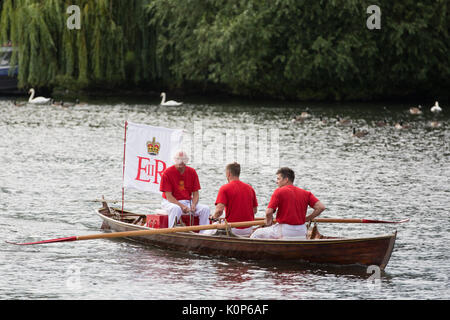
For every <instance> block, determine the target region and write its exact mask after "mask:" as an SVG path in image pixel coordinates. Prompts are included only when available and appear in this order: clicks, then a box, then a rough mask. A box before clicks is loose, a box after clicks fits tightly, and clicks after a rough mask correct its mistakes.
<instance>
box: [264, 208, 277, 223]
mask: <svg viewBox="0 0 450 320" xmlns="http://www.w3.org/2000/svg"><path fill="white" fill-rule="evenodd" d="M274 212H275V210H273V209H272V208H267V209H266V219H265V222H266V226H271V225H272V224H273V213H274Z"/></svg>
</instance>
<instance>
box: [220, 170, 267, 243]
mask: <svg viewBox="0 0 450 320" xmlns="http://www.w3.org/2000/svg"><path fill="white" fill-rule="evenodd" d="M240 174H241V166H240V165H239V163H237V162H234V163H230V164H228V165H227V166H226V168H225V175H226V177H227V181H228V183H227V184H225V185H223V186H222V187H220V189H219V193H218V194H217V199H216V210H215V212H214V214H213V215H212V218H213V219H218V218H219V217H220V216H221V215H222V213H223V211H224V209H225V219H227V222H242V221H253V220H254V219H255V213H256V210H257V207H258V201H257V200H256V194H255V190H253V188H252V187H251V186H250V185H248V184H246V183H244V182H242V181H240V180H239V175H240ZM231 231H232V232H233V233H234V234H236V235H240V236H250V234H251V233H252V231H253V228H252V227H249V228H246V227H240V228H232V229H231Z"/></svg>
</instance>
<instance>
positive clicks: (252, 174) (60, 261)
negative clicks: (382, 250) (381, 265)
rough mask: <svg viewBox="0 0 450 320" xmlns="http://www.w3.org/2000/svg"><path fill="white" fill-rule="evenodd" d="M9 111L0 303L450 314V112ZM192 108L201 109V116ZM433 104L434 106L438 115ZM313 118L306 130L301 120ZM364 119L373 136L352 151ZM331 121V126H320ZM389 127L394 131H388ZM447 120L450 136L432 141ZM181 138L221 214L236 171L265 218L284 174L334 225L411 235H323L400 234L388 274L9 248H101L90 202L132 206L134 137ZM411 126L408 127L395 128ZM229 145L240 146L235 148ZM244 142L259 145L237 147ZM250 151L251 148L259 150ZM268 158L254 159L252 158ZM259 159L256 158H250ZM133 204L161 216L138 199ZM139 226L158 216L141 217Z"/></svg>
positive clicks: (132, 105) (275, 106) (400, 108)
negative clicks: (391, 304)
mask: <svg viewBox="0 0 450 320" xmlns="http://www.w3.org/2000/svg"><path fill="white" fill-rule="evenodd" d="M11 99H12V98H8V97H3V98H1V100H0V112H1V116H0V132H1V133H2V134H1V135H0V163H1V166H2V170H1V172H0V230H1V233H0V259H1V260H0V299H108V300H109V299H194V300H203V299H276V300H299V299H449V298H450V289H449V273H450V261H449V250H448V243H449V241H450V219H449V209H448V208H449V207H450V203H449V202H450V201H449V199H450V183H449V177H450V161H449V156H450V152H449V141H450V139H449V136H450V129H449V124H450V122H449V113H448V112H445V111H446V109H445V106H444V113H442V114H440V115H438V116H434V115H432V114H431V113H430V111H429V107H430V106H431V104H430V102H428V103H423V104H424V105H427V107H424V114H423V115H419V116H412V115H410V114H409V112H408V109H409V107H410V105H409V104H406V103H405V104H401V103H395V104H394V103H373V104H354V103H347V104H346V103H342V104H319V103H283V102H249V101H234V100H227V101H225V102H224V101H205V100H204V99H203V100H202V99H194V98H192V100H189V99H187V98H186V100H187V101H186V102H185V104H184V105H183V106H182V107H160V106H158V102H159V101H157V100H154V101H143V100H138V101H133V100H131V99H129V98H127V99H115V100H104V101H95V100H93V101H89V103H87V104H81V105H78V106H74V107H68V108H63V107H60V106H31V105H26V106H22V107H17V106H14V105H13V104H12V101H11ZM188 100H189V101H188ZM428 105H429V106H428ZM307 107H308V108H309V113H310V114H311V115H312V117H311V118H308V119H307V120H306V121H304V122H303V123H301V122H296V123H294V122H292V121H291V120H292V118H293V117H294V116H296V115H299V114H300V112H302V111H305V110H306V108H307ZM336 115H339V116H341V117H343V118H347V119H351V120H352V121H353V125H354V126H356V127H357V128H360V129H367V130H368V131H369V135H367V136H366V137H364V138H361V139H359V138H355V137H352V135H351V127H345V126H340V125H337V124H336V120H335V117H336ZM320 116H323V119H326V120H328V123H326V124H323V123H320V121H319V117H320ZM383 119H386V120H387V121H388V123H389V125H388V126H386V127H377V126H376V125H375V122H377V121H380V120H383ZM433 119H437V120H439V121H440V122H441V124H442V126H441V127H439V128H431V127H429V123H430V121H431V120H433ZM126 120H127V121H131V122H135V123H144V124H149V125H156V126H164V127H169V128H180V129H183V130H184V131H185V143H186V149H187V150H188V152H189V153H191V155H192V153H194V154H193V155H192V157H191V158H192V166H194V167H195V168H196V169H197V172H198V174H199V178H200V183H201V185H202V190H201V192H200V197H201V203H204V204H207V205H209V206H210V208H211V209H213V205H214V200H215V196H216V194H217V191H218V188H219V187H220V186H221V185H222V184H223V183H225V176H224V167H225V165H226V163H227V162H228V160H232V159H235V158H237V159H238V160H239V161H240V162H241V164H242V174H241V178H242V180H243V181H245V182H248V183H251V184H252V185H253V186H254V188H255V190H256V193H257V197H258V201H259V208H258V216H261V217H262V216H263V213H264V210H265V207H266V205H267V203H268V200H269V198H270V195H271V194H272V192H273V190H274V188H275V187H276V185H275V178H276V177H275V171H276V169H277V167H279V166H289V167H291V168H293V169H294V170H295V172H296V180H295V184H296V185H297V186H300V187H302V188H306V189H308V190H311V191H312V192H313V193H314V194H315V195H316V196H317V197H318V198H319V199H320V200H321V201H322V202H323V203H324V204H325V205H326V206H327V211H325V212H324V213H323V214H322V216H323V217H344V218H369V219H382V220H398V219H404V218H409V219H411V220H410V222H409V223H405V224H398V225H387V224H384V225H383V224H349V225H345V224H329V225H321V226H320V231H321V233H322V234H326V235H338V236H346V237H353V236H371V235H380V234H387V233H392V232H394V231H395V230H397V231H398V238H397V242H396V245H395V248H394V252H393V254H392V257H391V260H390V262H389V264H388V266H387V268H386V270H385V271H384V272H381V273H380V274H378V273H377V272H372V271H370V270H366V269H364V268H354V267H336V266H324V265H310V264H301V263H292V262H291V263H281V262H273V261H272V262H252V261H238V260H234V259H224V258H211V257H205V256H199V255H195V254H191V253H188V252H173V251H165V250H161V249H159V248H154V247H145V246H141V245H138V244H135V243H132V242H128V241H125V240H106V239H105V240H92V241H79V242H67V243H56V244H49V245H41V246H15V245H11V244H7V243H5V241H19V242H23V241H37V240H42V239H49V238H56V237H64V236H73V235H84V234H94V233H99V232H102V231H101V230H100V226H101V221H100V219H99V218H98V217H97V216H96V215H95V213H94V211H95V210H96V209H97V208H98V207H99V204H98V203H95V202H93V201H92V200H94V199H98V198H100V197H101V196H102V195H105V197H106V198H108V199H120V198H121V184H122V157H123V136H124V122H125V121H126ZM400 120H403V121H405V122H406V121H407V122H408V123H409V124H410V125H411V128H409V129H405V130H397V129H395V128H394V127H393V124H394V123H395V122H397V121H400ZM227 134H228V136H227ZM233 136H235V137H237V136H239V137H242V136H245V137H246V139H247V143H248V146H247V147H246V148H244V149H242V148H240V147H239V144H238V143H237V142H236V144H234V145H233V143H232V142H230V139H231V137H233ZM252 143H253V144H252ZM255 145H256V146H257V148H256V149H255V148H254V147H255ZM252 148H253V149H252ZM125 199H129V200H131V199H133V200H146V199H152V200H155V201H159V196H158V195H153V194H143V193H142V192H139V191H135V190H127V191H126V194H125ZM128 208H130V209H134V210H136V211H138V210H139V212H144V211H149V210H150V209H151V205H144V204H129V206H128Z"/></svg>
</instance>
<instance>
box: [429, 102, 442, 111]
mask: <svg viewBox="0 0 450 320" xmlns="http://www.w3.org/2000/svg"><path fill="white" fill-rule="evenodd" d="M441 111H442V108H441V107H439V103H438V102H437V101H436V102H435V103H434V106H432V107H431V112H441Z"/></svg>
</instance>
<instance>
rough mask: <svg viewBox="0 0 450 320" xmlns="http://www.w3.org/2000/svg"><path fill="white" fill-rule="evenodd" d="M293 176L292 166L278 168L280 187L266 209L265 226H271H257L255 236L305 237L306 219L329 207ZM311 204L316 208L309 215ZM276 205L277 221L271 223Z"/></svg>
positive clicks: (264, 237) (278, 183) (314, 216)
mask: <svg viewBox="0 0 450 320" xmlns="http://www.w3.org/2000/svg"><path fill="white" fill-rule="evenodd" d="M294 179H295V173H294V171H292V170H291V169H289V168H280V169H279V170H278V171H277V185H278V189H276V190H275V191H274V193H273V194H272V197H271V198H270V202H269V205H268V206H267V209H266V226H269V227H266V228H259V229H257V230H256V231H255V232H254V233H253V234H252V236H251V237H252V238H260V239H282V238H298V237H300V238H305V237H306V232H307V230H306V226H305V222H307V221H311V220H313V219H314V218H316V217H317V216H318V215H319V214H321V213H322V211H324V210H325V209H326V208H325V206H324V205H323V204H322V203H321V202H320V201H319V200H318V199H317V198H316V197H315V196H314V195H313V194H312V193H311V192H309V191H306V190H303V189H300V188H298V187H296V186H294V185H293V183H294ZM308 206H310V207H311V208H313V209H314V211H313V212H312V213H311V214H310V215H308V216H307V215H306V211H307V209H308ZM277 209H278V211H277V223H276V224H274V225H272V224H273V214H274V212H275V211H276V210H277Z"/></svg>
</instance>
